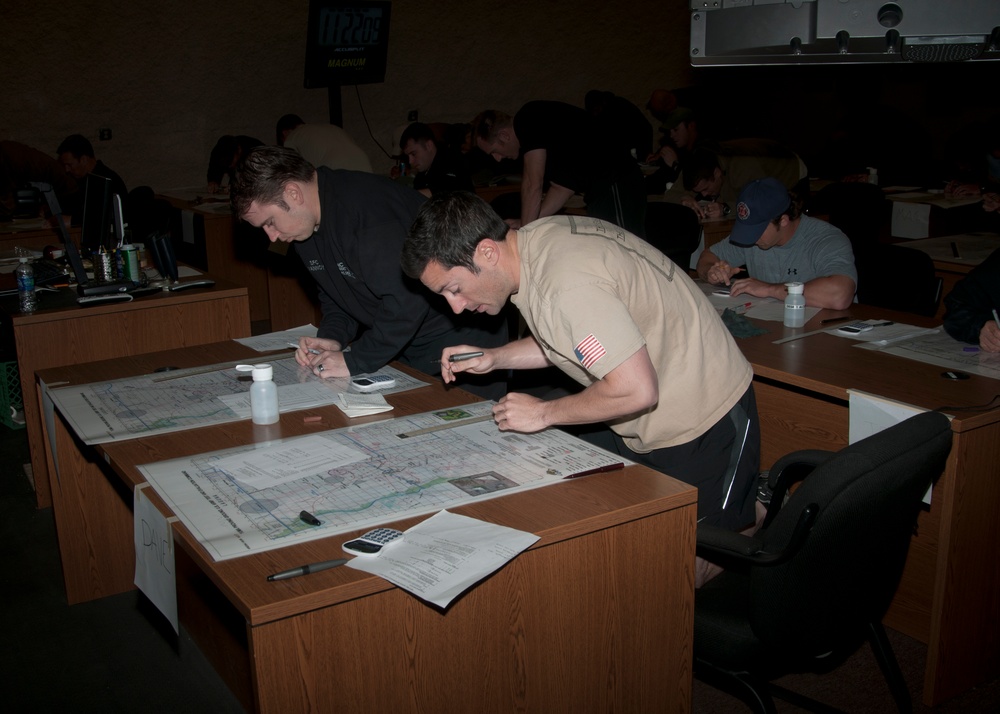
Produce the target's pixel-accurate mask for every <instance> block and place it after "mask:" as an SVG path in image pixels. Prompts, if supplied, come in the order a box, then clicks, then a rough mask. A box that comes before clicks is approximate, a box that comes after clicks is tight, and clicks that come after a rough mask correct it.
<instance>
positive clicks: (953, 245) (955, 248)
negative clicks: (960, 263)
mask: <svg viewBox="0 0 1000 714" xmlns="http://www.w3.org/2000/svg"><path fill="white" fill-rule="evenodd" d="M951 254H952V255H953V256H955V257H956V258H961V257H962V256H961V255H959V254H958V243H956V242H955V241H952V242H951Z"/></svg>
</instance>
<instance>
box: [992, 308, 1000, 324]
mask: <svg viewBox="0 0 1000 714" xmlns="http://www.w3.org/2000/svg"><path fill="white" fill-rule="evenodd" d="M993 322H995V323H997V327H1000V316H998V315H997V309H996V308H993Z"/></svg>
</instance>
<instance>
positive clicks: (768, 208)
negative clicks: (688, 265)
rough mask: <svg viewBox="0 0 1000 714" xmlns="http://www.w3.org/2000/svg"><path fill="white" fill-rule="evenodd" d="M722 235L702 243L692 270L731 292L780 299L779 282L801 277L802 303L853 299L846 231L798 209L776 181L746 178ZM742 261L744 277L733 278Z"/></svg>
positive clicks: (834, 304) (842, 304)
mask: <svg viewBox="0 0 1000 714" xmlns="http://www.w3.org/2000/svg"><path fill="white" fill-rule="evenodd" d="M735 214H736V223H735V225H734V226H733V231H732V233H731V234H730V235H729V240H728V241H723V242H721V243H717V244H715V245H713V246H712V247H711V248H706V249H705V250H704V251H703V252H702V254H701V256H699V258H698V275H699V277H701V279H702V280H705V281H706V282H709V283H711V284H713V285H727V286H729V288H730V294H731V295H734V296H735V295H744V294H746V295H753V296H754V297H761V298H763V297H773V298H777V299H779V300H784V298H785V294H786V289H785V283H790V282H796V283H805V298H806V305H809V306H811V307H826V308H831V309H833V310H843V309H845V308H847V307H848V306H849V305H850V304H851V303H852V302H853V301H854V294H855V292H856V291H857V285H858V271H857V269H856V268H855V267H854V252H853V251H852V250H851V242H850V240H848V238H847V236H846V235H844V234H843V232H841V231H840V229H839V228H836V227H834V226H832V225H830V224H829V223H827V222H826V221H821V220H818V219H816V218H812V217H810V216H806V215H803V214H802V213H800V210H799V206H798V205H797V203H796V202H795V201H793V200H792V198H791V196H790V195H789V193H788V189H786V188H785V186H784V184H782V183H781V181H778V180H777V179H775V178H763V179H758V180H756V181H751V182H750V183H749V184H747V185H746V187H745V188H744V189H743V190H742V191H741V192H740V195H739V199H738V200H737V203H736V210H735ZM741 266H746V271H747V273H748V274H749V277H747V278H741V279H738V280H733V279H732V278H733V276H735V275H736V274H737V273H739V272H740V271H741V269H742V268H741Z"/></svg>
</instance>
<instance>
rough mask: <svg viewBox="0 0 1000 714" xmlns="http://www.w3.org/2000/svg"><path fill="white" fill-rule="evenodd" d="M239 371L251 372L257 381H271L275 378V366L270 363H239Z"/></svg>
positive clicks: (237, 367)
mask: <svg viewBox="0 0 1000 714" xmlns="http://www.w3.org/2000/svg"><path fill="white" fill-rule="evenodd" d="M236 371H237V372H250V374H251V376H252V377H253V381H255V382H269V381H271V379H273V378H274V368H273V367H272V366H271V365H270V364H268V363H266V362H265V363H263V364H238V365H236Z"/></svg>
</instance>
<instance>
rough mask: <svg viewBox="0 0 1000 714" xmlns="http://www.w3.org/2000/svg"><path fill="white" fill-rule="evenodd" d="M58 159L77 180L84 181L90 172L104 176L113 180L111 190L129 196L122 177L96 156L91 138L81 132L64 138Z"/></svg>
mask: <svg viewBox="0 0 1000 714" xmlns="http://www.w3.org/2000/svg"><path fill="white" fill-rule="evenodd" d="M56 154H57V160H58V161H59V163H60V164H62V166H63V168H64V169H65V170H66V173H67V174H69V175H70V176H72V177H73V178H74V179H75V180H76V181H79V182H82V181H83V179H85V178H86V177H87V176H89V175H90V174H94V175H95V176H102V177H104V178H106V179H110V180H111V190H112V191H114V192H115V193H117V194H118V195H119V196H121V197H122V198H123V199H124V198H125V197H126V196H128V189H127V188H126V187H125V182H124V181H122V177H121V176H119V175H118V174H117V173H115V172H114V171H112V170H111V169H109V168H108V167H107V166H106V165H105V163H104V162H103V161H101V160H100V159H98V158H95V156H94V146H93V144H91V143H90V140H89V139H87V138H86V137H85V136H82V135H80V134H71V135H70V136H67V137H66V138H65V139H63V140H62V143H61V144H59V148H57V149H56Z"/></svg>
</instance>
